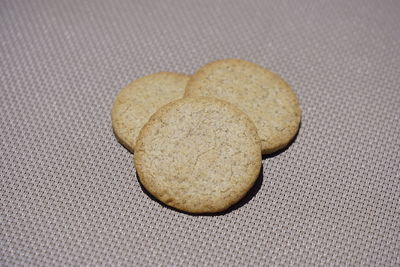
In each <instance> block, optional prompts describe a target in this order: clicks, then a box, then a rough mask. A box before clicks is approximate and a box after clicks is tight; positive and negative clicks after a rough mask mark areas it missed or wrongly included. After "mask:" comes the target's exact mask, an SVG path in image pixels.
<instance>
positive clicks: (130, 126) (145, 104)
mask: <svg viewBox="0 0 400 267" xmlns="http://www.w3.org/2000/svg"><path fill="white" fill-rule="evenodd" d="M189 78H190V76H188V75H184V74H179V73H173V72H159V73H155V74H151V75H148V76H144V77H142V78H139V79H137V80H135V81H133V82H131V83H130V84H129V85H128V86H126V87H125V88H123V89H122V90H121V92H120V93H119V94H118V95H117V97H116V98H115V100H114V104H113V108H112V112H111V118H112V126H113V129H114V133H115V136H116V137H117V139H118V141H119V142H120V143H121V144H122V145H124V146H125V147H126V148H127V149H128V150H129V151H131V152H132V153H133V152H134V150H135V144H136V139H137V136H138V135H139V131H140V129H142V127H143V125H144V124H145V123H146V122H147V121H148V120H149V118H150V117H151V115H153V113H154V112H156V111H157V110H158V109H159V108H160V107H162V106H164V105H165V104H167V103H169V102H171V101H173V100H176V99H178V98H181V97H183V94H184V89H185V86H186V84H187V82H188V81H189Z"/></svg>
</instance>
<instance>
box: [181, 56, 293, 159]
mask: <svg viewBox="0 0 400 267" xmlns="http://www.w3.org/2000/svg"><path fill="white" fill-rule="evenodd" d="M185 95H186V96H211V97H216V98H219V99H222V100H226V101H228V102H230V103H232V104H235V105H237V106H238V107H239V108H240V109H241V110H242V111H244V112H245V113H247V114H248V115H249V117H250V118H251V119H252V120H253V122H254V124H255V125H256V127H257V130H258V135H259V136H260V138H261V145H262V152H263V154H270V153H273V152H275V151H277V150H280V149H282V148H284V147H285V146H286V145H287V144H288V143H289V142H290V141H291V140H292V138H293V137H294V136H295V135H296V133H297V131H298V129H299V124H300V119H301V109H300V105H299V102H298V99H297V96H296V94H295V93H294V92H293V91H292V89H291V88H290V87H289V85H288V84H287V83H286V82H285V81H284V80H283V79H282V78H280V77H279V76H278V75H276V74H274V73H272V72H271V71H269V70H267V69H265V68H263V67H261V66H259V65H257V64H254V63H251V62H248V61H245V60H239V59H223V60H218V61H215V62H212V63H209V64H207V65H205V66H203V67H202V68H200V69H199V70H198V71H197V72H196V73H195V74H194V75H193V76H192V78H191V80H190V81H189V83H188V85H187V87H186V91H185Z"/></svg>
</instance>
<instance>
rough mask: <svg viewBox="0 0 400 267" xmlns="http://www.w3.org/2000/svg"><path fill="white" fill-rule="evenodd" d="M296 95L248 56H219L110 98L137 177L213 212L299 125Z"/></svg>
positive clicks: (181, 205) (167, 199) (238, 194)
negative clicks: (187, 72) (193, 70)
mask: <svg viewBox="0 0 400 267" xmlns="http://www.w3.org/2000/svg"><path fill="white" fill-rule="evenodd" d="M300 119H301V109H300V105H299V102H298V99H297V96H296V94H295V93H294V92H293V91H292V89H291V88H290V87H289V85H288V84H287V83H286V82H285V81H284V80H283V79H282V78H280V77H279V76H278V75H276V74H274V73H272V72H270V71H269V70H267V69H265V68H263V67H261V66H259V65H256V64H254V63H251V62H248V61H244V60H239V59H224V60H218V61H215V62H212V63H209V64H207V65H205V66H203V67H201V68H200V69H199V70H198V71H197V72H196V73H195V74H194V75H192V76H188V75H183V74H177V73H172V72H160V73H156V74H152V75H148V76H145V77H142V78H140V79H137V80H135V81H133V82H132V83H131V84H129V85H128V86H127V87H125V88H124V89H122V90H121V92H120V93H119V94H118V96H117V97H116V99H115V101H114V105H113V109H112V125H113V129H114V133H115V135H116V137H117V139H118V141H119V142H120V143H121V144H123V145H124V146H125V147H126V148H127V149H128V150H129V151H131V152H132V153H135V157H134V161H135V167H136V170H137V173H138V176H139V180H140V182H141V184H142V185H143V186H144V187H145V188H146V189H147V190H148V191H149V192H150V193H151V194H152V195H153V196H155V197H156V198H157V199H158V200H160V201H161V202H163V203H165V204H167V205H169V206H171V207H173V208H176V209H179V210H182V211H186V212H189V213H215V212H220V211H224V210H226V209H228V208H229V207H230V206H232V205H233V204H235V203H236V202H238V201H239V200H240V199H241V198H243V196H245V194H246V193H247V192H248V191H249V189H250V188H251V187H252V186H253V184H254V182H255V181H256V179H257V177H258V175H259V172H260V167H261V155H262V154H270V153H273V152H276V151H278V150H280V149H282V148H284V147H285V146H286V145H287V144H288V143H289V142H290V140H291V139H292V138H293V137H294V136H295V134H296V133H297V131H298V128H299V124H300Z"/></svg>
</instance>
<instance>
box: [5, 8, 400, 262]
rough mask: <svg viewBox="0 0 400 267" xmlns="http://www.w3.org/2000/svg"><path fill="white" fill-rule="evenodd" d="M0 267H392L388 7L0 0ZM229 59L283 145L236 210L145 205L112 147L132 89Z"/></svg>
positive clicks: (396, 121) (396, 147)
mask: <svg viewBox="0 0 400 267" xmlns="http://www.w3.org/2000/svg"><path fill="white" fill-rule="evenodd" d="M0 38H1V39H0V68H1V76H0V84H1V94H0V97H1V98H0V112H1V116H0V123H1V132H0V149H1V153H0V178H1V179H0V182H1V192H0V193H1V206H0V207H1V229H0V233H1V236H0V242H1V243H0V245H1V251H0V259H1V262H0V263H1V265H3V266H12V265H16V266H17V265H18V266H20V265H40V266H58V265H75V266H76V265H139V266H188V265H193V266H248V265H251V266H261V265H273V266H278V265H279V266H299V265H302V266H311V265H318V266H339V265H341V266H366V265H369V266H399V265H400V223H399V221H400V167H399V166H400V152H399V151H400V63H399V62H400V1H398V0H393V1H374V0H351V1H349V0H343V1H341V0H340V1H289V0H287V1H264V0H259V1H255V0H251V1H230V0H226V1H219V0H217V1H212V0H210V1H205V0H202V1H171V0H166V1H161V0H160V1H147V0H143V1H107V0H104V1H50V0H48V1H46V0H44V1H19V0H17V1H11V0H10V1H4V0H2V1H0ZM227 57H237V58H242V59H246V60H250V61H253V62H256V63H258V64H260V65H262V66H265V67H267V68H269V69H271V70H273V71H274V72H277V73H279V74H281V75H282V76H283V77H284V78H285V79H286V80H287V81H288V82H289V83H290V84H291V85H292V87H293V88H294V90H295V91H296V92H297V94H298V95H299V98H300V100H301V104H302V108H303V120H302V127H301V130H300V133H299V134H298V136H297V139H296V140H295V142H294V143H293V144H292V145H291V146H290V147H289V148H288V149H287V150H286V151H284V152H282V153H280V154H277V155H274V156H271V157H266V158H265V159H264V162H263V163H264V164H263V179H262V181H261V180H260V182H262V183H261V184H260V186H259V188H257V190H256V191H255V193H254V194H253V195H252V196H251V197H249V199H248V200H247V201H246V202H245V203H243V205H241V206H240V207H237V208H236V209H233V210H232V211H231V212H228V213H226V214H223V215H219V216H191V215H187V214H184V213H179V212H176V211H173V210H171V209H168V208H166V207H163V206H161V205H160V204H159V203H157V202H156V201H154V200H152V199H151V198H150V197H149V196H148V195H146V194H145V193H144V192H143V191H142V189H141V187H140V185H139V183H138V181H137V178H136V172H135V169H134V168H133V163H132V156H131V155H130V154H129V153H128V152H127V151H126V150H125V149H124V148H123V147H122V146H121V145H119V144H118V142H117V141H116V140H115V138H114V136H113V132H112V129H111V119H110V111H111V105H112V102H113V98H114V97H115V95H116V94H117V92H118V91H119V90H120V88H122V87H123V86H124V85H126V84H127V83H128V82H130V81H131V80H133V79H135V78H137V77H140V76H142V75H145V74H150V73H153V72H157V71H177V72H184V73H193V72H194V71H195V70H196V69H197V68H198V67H200V66H201V65H203V64H204V63H207V62H209V61H211V60H215V59H219V58H227Z"/></svg>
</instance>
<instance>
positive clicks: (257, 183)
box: [136, 165, 264, 216]
mask: <svg viewBox="0 0 400 267" xmlns="http://www.w3.org/2000/svg"><path fill="white" fill-rule="evenodd" d="M136 175H137V177H139V174H138V173H137V172H136ZM263 180H264V173H263V165H261V168H260V173H259V175H258V177H257V180H256V181H255V182H254V185H253V186H252V188H251V189H250V190H249V191H248V192H247V194H246V195H245V196H244V197H243V198H242V199H241V200H239V201H238V202H236V203H235V204H233V205H232V206H230V207H229V208H228V209H227V210H224V211H220V212H214V213H190V212H186V211H182V210H178V209H176V208H174V207H171V206H168V205H166V204H164V203H163V202H161V201H160V200H158V199H157V198H156V197H154V196H153V195H152V194H151V193H150V192H149V191H147V189H146V188H145V187H144V186H143V184H142V183H141V182H140V179H138V181H139V184H140V188H141V189H142V191H143V192H144V193H145V194H146V195H147V196H148V197H149V198H150V199H152V200H154V201H156V202H157V203H158V204H160V205H161V206H162V207H164V208H167V209H170V210H173V211H176V212H179V213H183V214H187V215H190V216H221V215H225V214H227V213H230V212H232V211H234V210H237V209H239V208H240V207H242V206H244V205H246V204H247V203H248V202H250V201H251V200H252V199H253V197H254V196H255V195H256V194H257V192H258V191H260V188H261V186H262V183H263Z"/></svg>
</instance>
